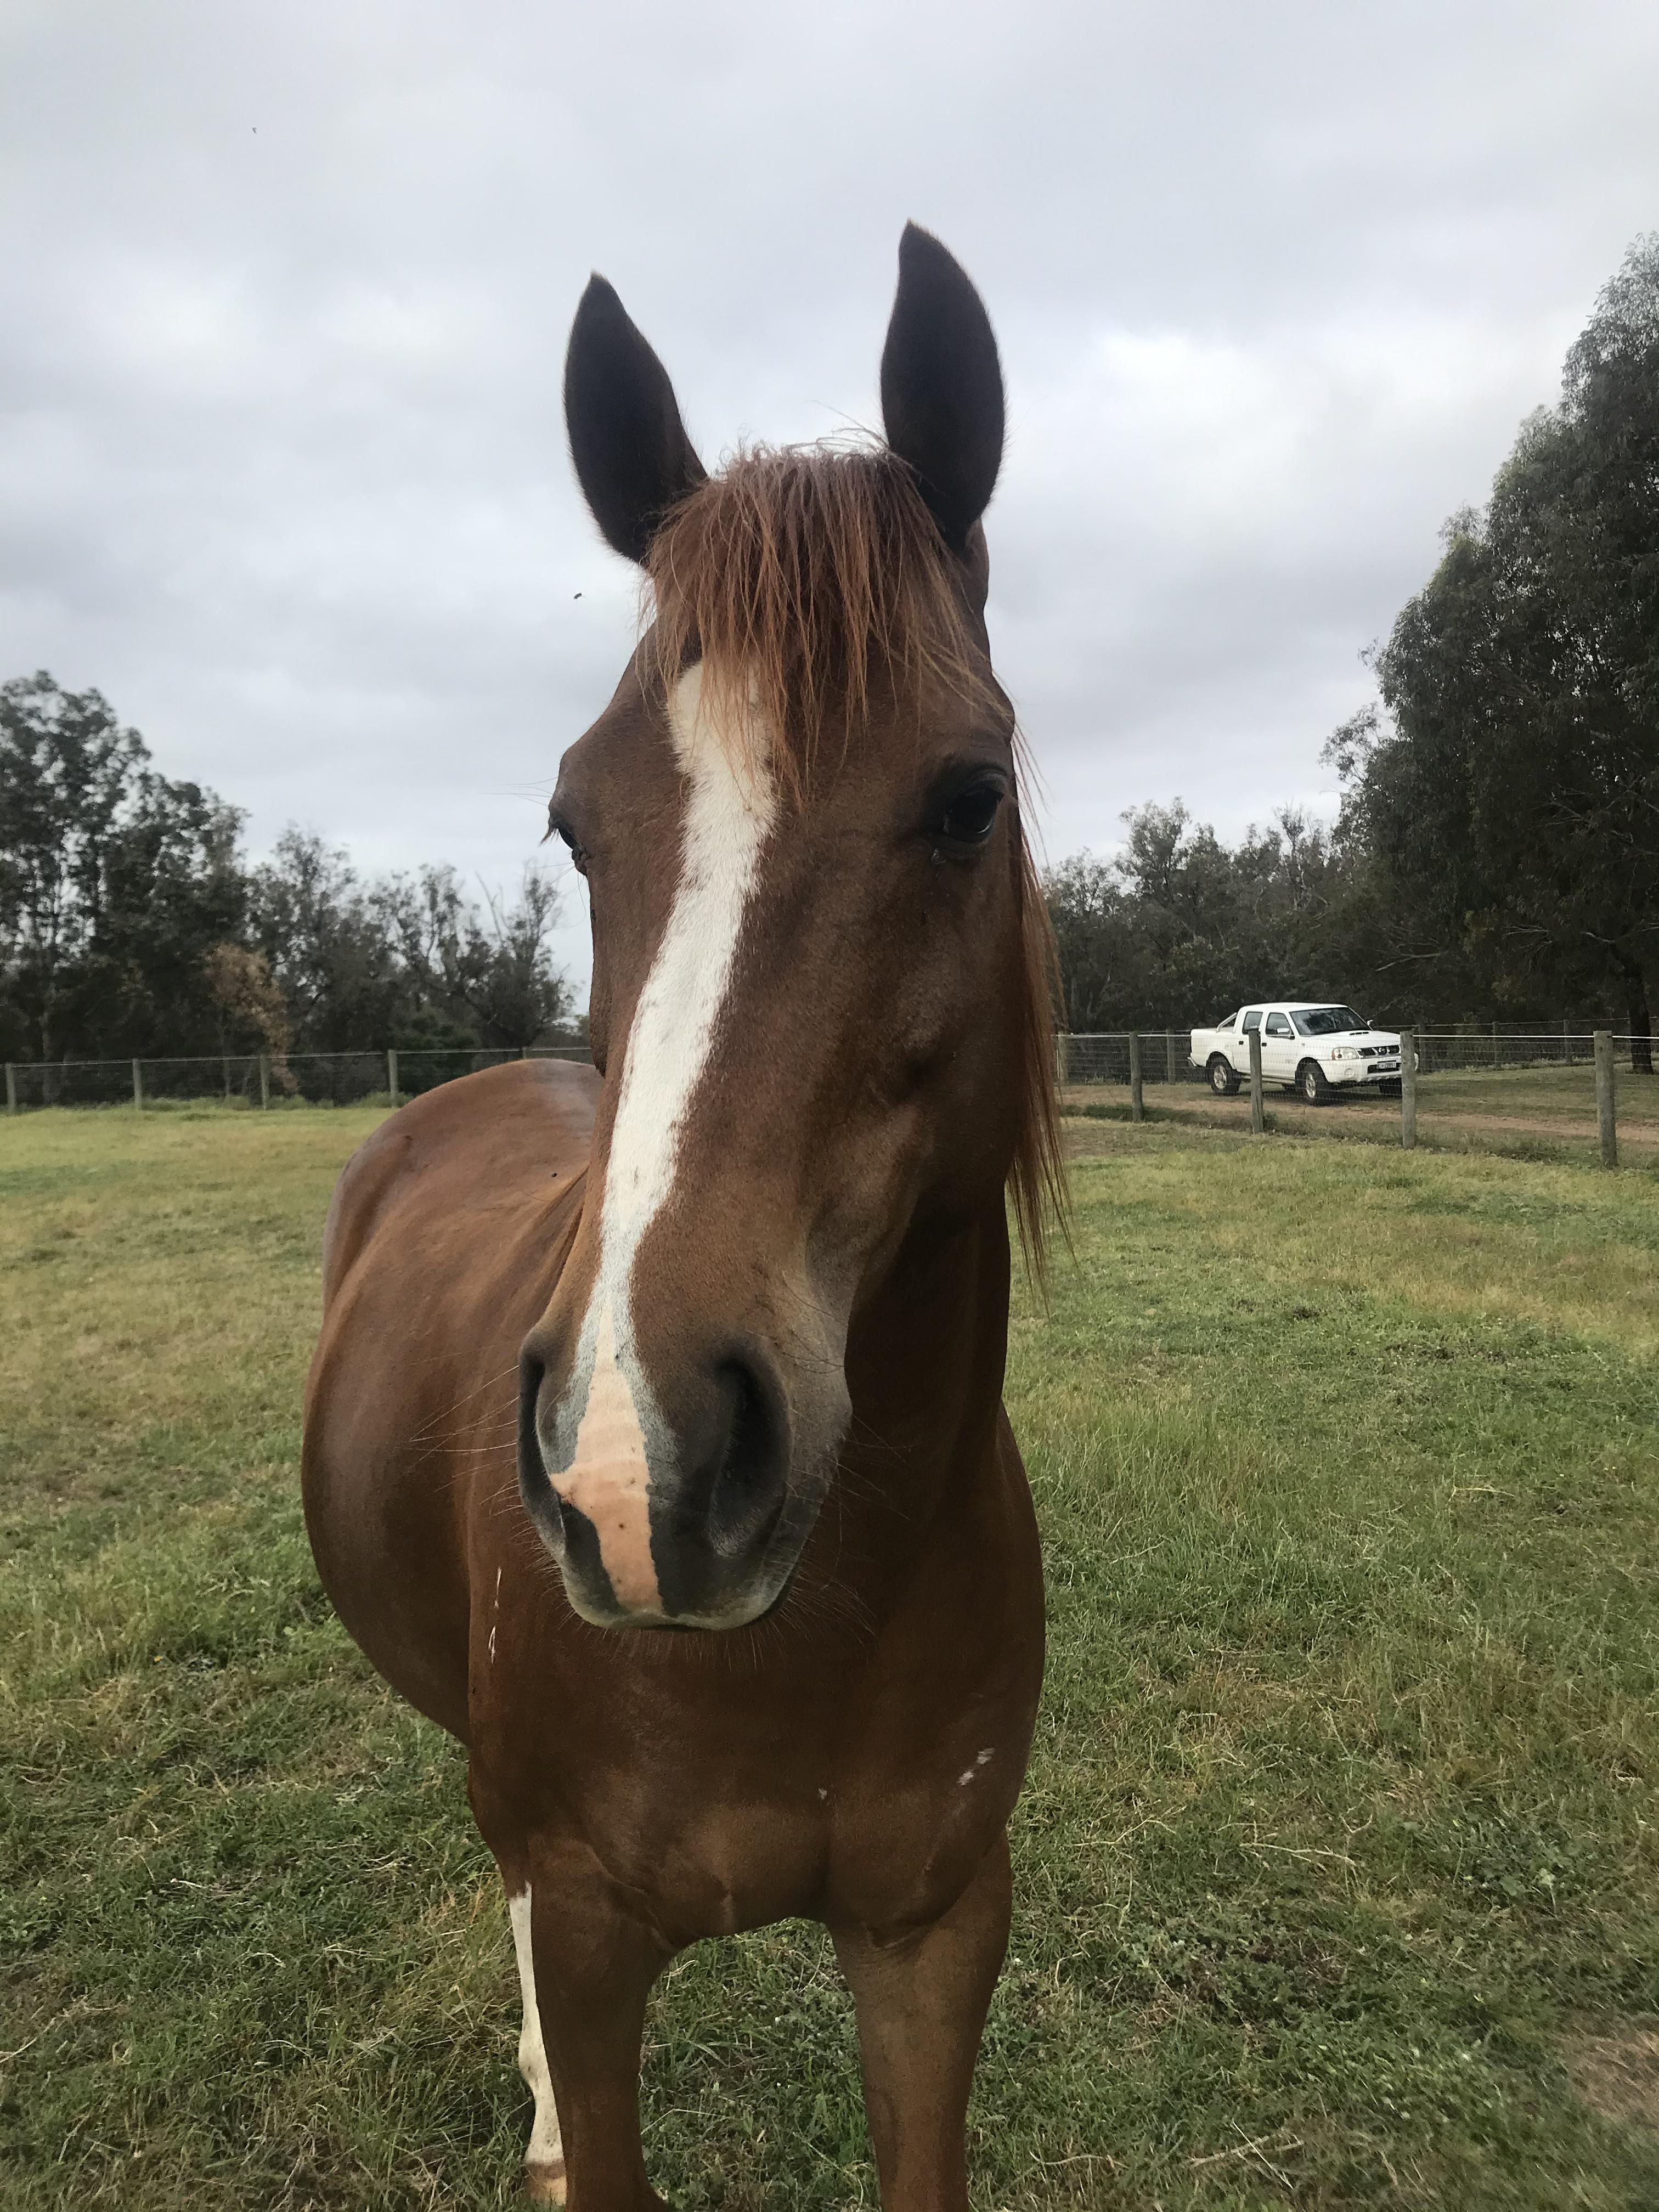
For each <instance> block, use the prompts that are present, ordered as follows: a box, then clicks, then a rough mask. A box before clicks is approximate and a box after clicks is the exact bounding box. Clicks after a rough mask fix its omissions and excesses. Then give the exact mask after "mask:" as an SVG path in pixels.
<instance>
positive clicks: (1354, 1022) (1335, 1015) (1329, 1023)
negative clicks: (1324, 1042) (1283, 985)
mask: <svg viewBox="0 0 1659 2212" xmlns="http://www.w3.org/2000/svg"><path fill="white" fill-rule="evenodd" d="M1291 1020H1292V1021H1293V1022H1294V1023H1295V1024H1296V1025H1297V1029H1299V1030H1301V1032H1302V1034H1303V1036H1338V1035H1340V1032H1341V1031H1342V1030H1363V1029H1364V1026H1365V1024H1364V1022H1363V1021H1361V1020H1360V1018H1359V1017H1358V1014H1357V1013H1355V1012H1354V1010H1353V1008H1352V1006H1298V1007H1297V1010H1296V1012H1294V1013H1293V1014H1292V1015H1291Z"/></svg>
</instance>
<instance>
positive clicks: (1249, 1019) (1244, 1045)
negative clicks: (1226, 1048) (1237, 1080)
mask: <svg viewBox="0 0 1659 2212" xmlns="http://www.w3.org/2000/svg"><path fill="white" fill-rule="evenodd" d="M1260 1028H1261V1007H1260V1006H1246V1007H1245V1009H1244V1011H1243V1013H1242V1014H1241V1015H1240V1016H1239V1018H1238V1036H1237V1039H1236V1040H1235V1042H1234V1044H1233V1066H1235V1067H1236V1068H1237V1070H1238V1072H1239V1073H1240V1074H1241V1075H1244V1076H1248V1075H1249V1072H1250V1031H1251V1030H1259V1029H1260ZM1261 1065H1262V1068H1263V1070H1264V1072H1265V1070H1266V1068H1267V1054H1266V1053H1265V1052H1264V1053H1263V1054H1262V1058H1261Z"/></svg>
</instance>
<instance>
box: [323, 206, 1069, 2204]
mask: <svg viewBox="0 0 1659 2212" xmlns="http://www.w3.org/2000/svg"><path fill="white" fill-rule="evenodd" d="M899 268H900V276H899V288H898V295H897V299H896V302H895V305H894V308H893V315H892V321H891V325H890V329H889V331H888V336H887V343H886V349H885V352H884V356H883V359H882V372H881V392H882V407H883V413H884V421H885V428H886V433H887V442H886V444H885V445H884V446H874V445H869V446H863V447H847V448H842V449H839V450H825V449H822V448H818V449H812V450H809V451H805V452H786V453H768V452H758V453H749V454H746V455H741V456H739V458H738V459H736V460H735V461H734V462H732V465H730V466H729V467H728V468H727V469H726V472H725V473H724V474H723V475H721V476H720V477H714V478H710V477H706V476H705V474H704V472H703V470H702V466H701V465H700V464H699V462H698V460H697V458H696V454H695V453H694V452H693V451H692V448H691V446H690V441H689V440H688V438H687V436H686V434H685V431H684V428H683V427H682V425H681V422H680V416H679V411H678V407H677V405H676V404H675V400H674V396H673V392H672V390H671V387H670V385H669V382H668V379H667V377H666V375H665V374H664V371H663V369H662V368H661V366H660V364H659V362H658V360H657V358H656V356H655V355H654V354H653V352H652V351H651V349H650V348H649V346H648V345H647V343H646V342H645V340H644V338H643V337H641V335H640V333H639V331H637V330H636V329H635V326H634V325H633V324H632V323H631V322H630V321H629V319H628V317H627V315H626V314H625V313H623V308H622V305H621V302H620V301H618V300H617V295H616V294H615V293H614V292H613V291H612V290H611V288H610V287H609V285H607V284H605V283H603V282H602V281H601V280H600V279H599V278H598V277H595V278H594V280H593V281H592V283H591V284H590V285H589V287H588V289H587V292H586V295H585V296H584V298H583V300H582V302H581V306H580V310H579V312H578V313H577V316H576V321H575V326H574V331H573V332H572V336H571V341H570V351H569V357H568V362H567V367H566V375H565V407H566V414H567V418H568V426H569V433H570V443H571V448H572V452H573V454H574V460H575V465H576V470H577V473H578V475H579V477H580V481H581V484H582V489H583V490H584V492H585V493H586V497H587V501H588V504H589V505H590V507H592V511H593V513H594V516H595V518H596V519H597V520H598V522H599V526H600V528H601V530H602V531H603V532H604V533H605V537H606V538H608V539H609V540H610V542H611V544H612V545H613V546H614V547H615V548H616V549H617V550H618V551H620V552H622V553H623V554H626V555H628V556H629V557H631V558H632V559H634V560H635V561H636V562H640V563H641V565H642V566H643V567H644V568H646V570H647V574H648V575H649V578H650V580H651V584H652V586H653V598H654V605H655V623H654V627H653V629H651V630H650V631H649V632H648V633H647V635H646V636H645V638H644V640H643V641H642V642H641V646H640V647H639V649H638V651H637V652H636V653H635V657H634V659H633V661H632V663H631V665H629V669H628V671H627V672H626V673H625V674H624V676H623V680H622V682H621V684H620V685H619V686H618V688H617V693H616V696H615V697H614V698H613V699H612V700H611V704H610V705H609V707H607V708H606V709H605V712H604V714H601V715H600V717H599V720H598V721H597V722H596V723H595V724H594V725H593V726H592V729H590V730H589V731H588V732H586V735H585V736H584V737H582V738H580V740H579V741H578V742H577V743H576V744H574V745H573V746H572V747H571V748H570V750H568V752H567V753H566V755H565V756H564V760H563V763H562V767H561V770H560V774H559V781H558V787H557V790H556V794H555V796H554V799H553V803H552V810H551V827H552V829H553V830H554V831H555V832H556V834H557V835H558V836H561V837H562V839H563V840H564V841H565V842H566V844H567V845H568V847H569V848H570V851H571V853H572V855H573V856H574V861H575V865H576V866H577V867H578V868H579V869H580V870H581V872H583V874H585V875H586V878H587V880H588V883H589V885H590V887H591V894H592V928H593V991H592V1040H593V1059H594V1071H595V1072H590V1071H589V1070H587V1069H586V1068H572V1067H568V1066H557V1065H549V1064H539V1065H538V1064H537V1063H534V1062H531V1063H529V1064H527V1065H526V1064H520V1065H518V1066H506V1067H502V1068H498V1069H495V1070H494V1071H492V1072H490V1073H487V1074H483V1075H477V1076H473V1077H471V1078H470V1079H468V1080H466V1081H465V1082H460V1083H455V1084H452V1085H448V1086H447V1087H446V1088H444V1089H441V1090H439V1091H433V1092H431V1093H429V1094H428V1096H426V1097H423V1098H420V1099H418V1100H416V1102H414V1103H412V1104H410V1105H409V1106H406V1107H405V1108H404V1110H403V1111H402V1112H401V1113H398V1114H396V1115H392V1116H391V1118H390V1119H388V1120H387V1121H386V1123H385V1124H384V1125H383V1126H382V1127H381V1128H380V1129H379V1130H378V1131H377V1132H376V1133H375V1134H374V1137H372V1138H371V1139H369V1141H368V1144H366V1145H365V1146H363V1148H362V1151H361V1152H359V1153H358V1154H357V1155H356V1158H355V1159H354V1160H353V1161H352V1162H351V1164H350V1165H349V1167H348V1168H347V1170H346V1171H345V1174H344V1176H343V1177H342V1179H341V1182H340V1187H339V1189H338V1192H337V1194H336V1197H335V1200H334V1205H333V1208H332V1211H331V1215H330V1218H329V1225H328V1235H327V1246H326V1255H325V1299H326V1315H325V1322H324V1328H323V1334H322V1340H321V1342H320V1343H319V1346H318V1348H317V1355H316V1359H315V1361H314V1363H313V1368H312V1372H311V1381H310V1386H309V1390H308V1395H307V1420H306V1445H305V1496H306V1510H307V1520H308V1523H309V1526H310V1530H311V1538H312V1542H313V1547H314V1548H315V1551H316V1555H317V1562H318V1565H319V1568H320V1570H321V1572H322V1577H323V1580H324V1582H325V1584H326V1586H327V1589H328V1591H329V1594H330V1595H331V1598H332V1599H333V1601H334V1602H335V1604H336V1605H337V1607H338V1609H339V1612H340V1615H341V1618H342V1619H343V1621H344V1622H345V1625H346V1626H347V1627H348V1629H349V1631H350V1632H351V1634H352V1635H353V1636H354V1637H355V1638H356V1640H357V1642H358V1643H359V1644H361V1645H362V1649H363V1650H364V1651H365V1652H366V1653H367V1654H368V1656H369V1658H370V1659H371V1660H372V1661H373V1662H374V1665H375V1666H376V1667H377V1668H379V1669H380V1672H381V1673H382V1674H385V1676H386V1679H387V1680H389V1681H390V1682H392V1684H394V1685H395V1686H396V1687H397V1688H398V1690H399V1691H400V1692H402V1693H403V1694H404V1696H405V1697H406V1698H408V1699H410V1700H411V1702H412V1703H413V1704H415V1705H416V1706H418V1707H419V1708H420V1710H421V1711H422V1712H424V1713H427V1714H428V1715H430V1717H432V1718H433V1719H434V1720H436V1721H438V1722H440V1723H441V1724H442V1725H443V1726H444V1727H445V1728H447V1729H449V1730H451V1732H452V1733H453V1735H456V1736H458V1737H459V1739H460V1740H461V1741H462V1742H463V1743H465V1746H466V1747H467V1751H468V1754H469V1761H470V1764H469V1768H468V1775H469V1783H470V1788H471V1801H472V1807H473V1810H474V1813H475V1815H476V1817H477V1823H478V1826H479V1828H480V1830H481V1831H482V1832H483V1837H484V1839H485V1841H486V1842H487V1843H488V1844H489V1848H490V1850H491V1851H492V1852H493V1853H494V1854H495V1859H496V1861H497V1863H499V1865H500V1868H501V1878H502V1881H503V1882H504V1883H505V1885H506V1890H507V1905H508V1912H509V1915H510V1918H511V1922H512V1928H513V1941H514V1944H515V1947H516V1950H517V1954H518V1963H519V1973H520V1982H521V1984H522V1988H523V1995H524V2028H523V2033H522V2036H521V2039H520V2045H519V2058H520V2066H521V2067H522V2069H523V2070H524V2074H525V2076H526V2080H527V2081H528V2082H529V2084H530V2087H531V2088H532V2091H533V2092H534V2094H535V2100H536V2112H535V2120H534V2124H533V2129H532V2135H531V2139H530V2146H529V2152H528V2166H527V2174H526V2179H527V2185H528V2186H529V2188H530V2191H531V2193H532V2195H534V2196H538V2197H541V2198H543V2199H546V2200H550V2201H553V2202H558V2201H560V2200H561V2199H562V2197H563V2195H564V2191H565V2186H566V2178H567V2176H568V2188H569V2201H570V2203H571V2205H572V2206H573V2207H574V2208H575V2212H623V2208H629V2212H634V2208H640V2207H646V2206H652V2205H659V2204H660V2203H661V2201H662V2200H661V2199H660V2198H659V2197H657V2196H656V2195H655V2194H654V2193H653V2191H652V2189H651V2187H650V2185H649V2184H648V2183H647V2179H646V2175H645V2169H644V2165H643V2160H642V2158H641V2144H640V2124H639V2059H640V2043H641V2027H642V2023H643V2020H644V2014H645V2007H646V2001H647V1995H648V1992H649V1990H650V1989H651V1986H652V1984H653V1981H654V1980H655V1979H656V1978H657V1976H658V1974H659V1972H661V1970H662V1968H663V1966H664V1965H665V1962H666V1961H667V1960H669V1959H671V1957H672V1956H673V1955H674V1954H675V1953H676V1952H677V1951H678V1950H681V1949H682V1948H684V1947H685V1946H686V1945H688V1944H690V1943H694V1942H697V1941H698V1939H699V1938H701V1937H703V1936H729V1935H731V1934H732V1932H733V1931H734V1930H736V1929H745V1928H755V1927H759V1926H762V1925H763V1924H765V1923H768V1922H771V1921H775V1920H778V1919H781V1918H783V1917H789V1916H805V1917H811V1918H815V1919H817V1920H819V1921H822V1922H823V1923H825V1924H827V1926H828V1927H829V1929H830V1931H831V1933H832V1935H833V1937H834V1940H835V1944H836V1952H837V1955H838V1956H839V1958H840V1960H841V1963H842V1968H843V1970H844V1972H845V1973H846V1975H847V1978H848V1982H849V1983H850V1984H851V1986H852V1990H853V1993H854V1999H855V2001H856V2004H857V2010H858V2025H859V2040H860V2051H861V2056H862V2060H863V2069H864V2081H865V2094H866V2104H867V2106H868V2111H869V2116H870V2125H871V2130H872V2136H873V2139H874V2147H875V2154H876V2159H877V2163H878V2168H879V2172H880V2178H881V2190H882V2201H883V2203H884V2205H886V2206H887V2207H888V2208H889V2212H901V2209H902V2212H945V2208H950V2212H961V2208H964V2207H965V2206H966V2204H967V2202H968V2197H967V2179H966V2172H965V2157H964V2142H963V2137H964V2115H965V2112H966V2107H967V2101H968V2093H969V2083H970V2081H971V2078H972V2074H973V2069H974V2063H975V2057H976V2054H977V2051H978V2047H979V2041H980V2035H981V2028H982V2026H983V2022H984V2018H985V2011H986V2007H987V2003H988V2002H989V2000H990V1996H991V1990H992V1988H993V1985H994V1983H995V1980H996V1977H997V1973H998V1971H999V1969H1000V1963H1001V1960H1002V1955H1003V1950H1004V1947H1005V1944H1006V1938H1007V1929H1008V1912H1009V1869H1008V1847H1007V1839H1006V1827H1007V1821H1008V1816H1009V1814H1010V1812H1011V1810H1012V1807H1013V1803H1014V1800H1015V1798H1016V1796H1017V1795H1018V1790H1019V1788H1020V1784H1021V1780H1022V1778H1023V1775H1024V1767H1025V1761H1026V1755H1027V1752H1028V1748H1029V1746H1030V1736H1031V1729H1032V1724H1033V1720H1034V1717H1035V1714H1036V1702H1037V1692H1038V1686H1039V1682H1040V1679H1041V1676H1042V1580H1041V1569H1040V1563H1039V1557H1038V1548H1037V1538H1036V1528H1035V1525H1034V1522H1033V1519H1032V1513H1031V1502H1030V1493H1029V1492H1028V1490H1027V1487H1026V1483H1025V1476H1024V1469H1023V1468H1022V1467H1021V1464H1020V1460H1019V1455H1018V1451H1017V1450H1016V1449H1015V1445H1014V1439H1013V1436H1012V1432H1011V1431H1010V1429H1009V1425H1008V1421H1007V1417H1006V1414H1005V1413H1004V1411H1003V1407H1002V1402H1001V1391H1002V1376H1003V1364H1004V1359H1005V1355H1006V1337H1007V1322H1008V1289H1009V1268H1010V1243H1009V1233H1008V1226H1007V1211H1006V1203H1005V1192H1006V1189H1007V1188H1012V1194H1013V1197H1014V1200H1015V1205H1016V1208H1017V1211H1018V1214H1019V1217H1020V1219H1021V1221H1022V1224H1023V1225H1024V1227H1025V1229H1026V1231H1027V1234H1028V1237H1030V1236H1033V1235H1036V1237H1038V1240H1039V1243H1040V1225H1041V1216H1042V1206H1043V1203H1044V1200H1045V1196H1046V1195H1047V1194H1051V1193H1052V1191H1053V1188H1054V1180H1055V1168H1054V1159H1055V1152H1054V1099H1053V1092H1052V1090H1051V1088H1050V1065H1051V1056H1050V1051H1049V1042H1048V1025H1049V997H1048V972H1047V944H1048V940H1047V936H1046V925H1045V921H1044V918H1043V915H1042V904H1041V901H1040V898H1039V897H1038V896H1037V893H1036V888H1035V880H1034V877H1033V873H1032V868H1031V864H1030V858H1029V856H1028V853H1027V849H1026V846H1025V842H1024V838H1023V836H1022V833H1021V827H1020V820H1019V813H1018V791H1017V781H1016V766H1017V763H1016V751H1015V738H1014V718H1013V714H1012V710H1011V708H1010V707H1009V705H1008V702H1007V700H1006V697H1005V696H1004V695H1003V693H1002V692H1001V690H1000V689H999V687H998V685H997V684H996V682H995V680H994V678H993V676H992V673H991V667H990V660H989V657H988V648H987V640H986V633H985V626H984V619H983V609H984V604H985V592H986V575H987V565H986V556H985V544H984V538H983V535H982V533H981V528H980V516H981V513H982V512H983V510H984V507H985V506H986V503H987V501H988V500H989V498H990V496H991V491H992V487H993V485H994V482H995V479H996V474H997V469H998V465H999V462H1000V455H1001V448H1002V427H1003V400H1002V383H1001V375H1000V368H999V366H998V361H997V351H996V343H995V340H994V337H993V336H992V333H991V327H990V324H989V322H988V321H987V318H986V314H985V310H984V308H983V307H982V306H981V302H980V300H979V296H978V295H977V293H976V292H975V290H974V288H973V286H972V285H971V284H970V283H969V281H968V279H967V277H966V276H964V275H963V272H962V270H960V269H959V268H958V267H957V264H956V263H955V262H954V261H953V260H952V259H951V257H950V255H949V254H948V253H946V252H945V250H944V248H943V247H942V246H939V244H938V243H937V242H936V241H935V240H933V239H932V238H930V237H928V236H927V234H926V233H924V232H922V231H920V230H917V229H915V228H914V227H913V228H909V229H908V230H907V231H906V233H905V235H904V240H903V243H902V246H901V249H900V257H899ZM515 1393H516V1401H517V1411H516V1416H515V1414H514V1411H513V1400H514V1395H515ZM515 1435H516V1443H517V1455H516V1473H515V1462H514V1443H513V1440H514V1437H515Z"/></svg>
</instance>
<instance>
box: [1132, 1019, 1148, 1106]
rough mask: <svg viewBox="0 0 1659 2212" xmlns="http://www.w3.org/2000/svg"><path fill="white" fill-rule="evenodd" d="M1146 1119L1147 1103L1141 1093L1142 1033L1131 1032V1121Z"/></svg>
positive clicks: (1137, 1031)
mask: <svg viewBox="0 0 1659 2212" xmlns="http://www.w3.org/2000/svg"><path fill="white" fill-rule="evenodd" d="M1129 1119H1130V1120H1131V1121H1145V1120H1146V1101H1145V1100H1144V1098H1143V1097H1142V1096H1141V1091H1140V1032H1139V1030H1130V1032H1129Z"/></svg>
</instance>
